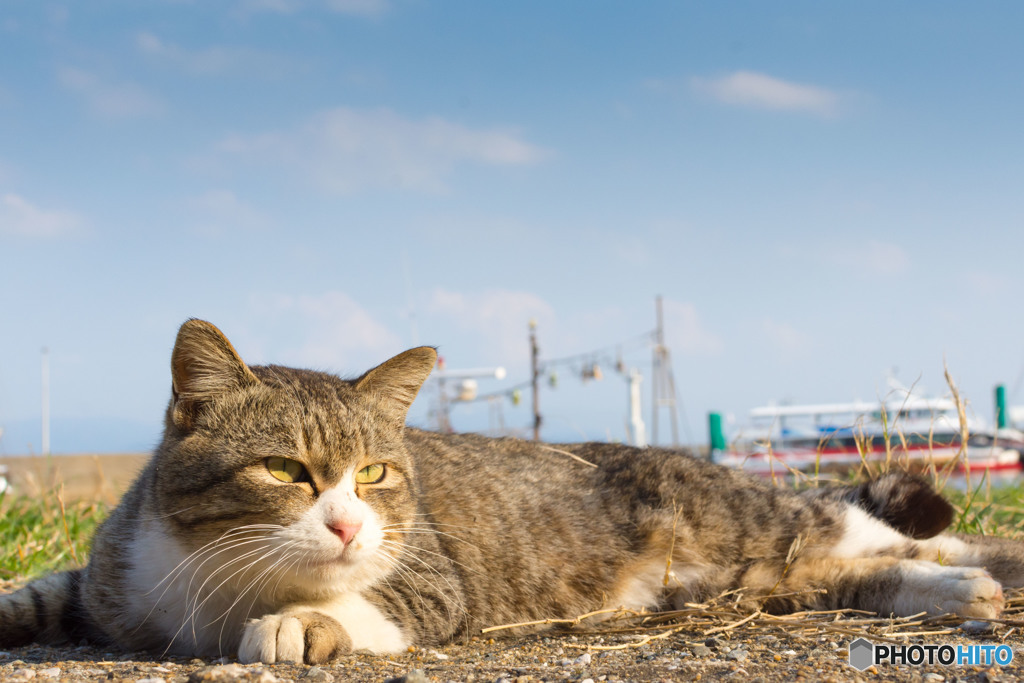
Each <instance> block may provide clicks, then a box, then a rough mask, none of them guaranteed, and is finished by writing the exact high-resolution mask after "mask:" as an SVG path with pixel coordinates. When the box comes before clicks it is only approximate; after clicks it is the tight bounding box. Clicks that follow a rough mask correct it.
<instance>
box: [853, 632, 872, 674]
mask: <svg viewBox="0 0 1024 683" xmlns="http://www.w3.org/2000/svg"><path fill="white" fill-rule="evenodd" d="M874 660H875V646H874V645H872V644H871V642H870V641H868V640H865V639H864V638H858V639H857V640H855V641H853V642H852V643H850V666H852V667H853V668H854V669H856V670H857V671H863V670H864V669H866V668H868V667H869V666H871V665H872V664H874V663H875V661H874Z"/></svg>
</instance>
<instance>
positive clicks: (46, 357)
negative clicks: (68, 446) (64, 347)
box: [42, 346, 50, 455]
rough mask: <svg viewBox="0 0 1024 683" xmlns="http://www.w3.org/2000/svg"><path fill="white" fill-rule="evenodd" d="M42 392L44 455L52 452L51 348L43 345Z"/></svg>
mask: <svg viewBox="0 0 1024 683" xmlns="http://www.w3.org/2000/svg"><path fill="white" fill-rule="evenodd" d="M42 371H43V372H42V375H43V376H42V385H43V386H42V394H43V406H42V409H43V412H42V423H43V429H42V431H43V434H42V441H43V443H42V451H43V455H49V454H50V349H48V348H46V347H45V346H44V347H43V367H42Z"/></svg>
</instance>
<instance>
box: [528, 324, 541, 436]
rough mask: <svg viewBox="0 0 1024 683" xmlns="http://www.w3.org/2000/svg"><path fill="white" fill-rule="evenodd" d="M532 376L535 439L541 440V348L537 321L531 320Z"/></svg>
mask: <svg viewBox="0 0 1024 683" xmlns="http://www.w3.org/2000/svg"><path fill="white" fill-rule="evenodd" d="M530 370H531V372H530V376H531V378H532V380H531V383H532V386H533V440H534V441H540V422H541V418H540V392H538V390H537V389H538V386H537V385H538V380H539V379H540V348H539V347H538V346H537V321H536V320H530Z"/></svg>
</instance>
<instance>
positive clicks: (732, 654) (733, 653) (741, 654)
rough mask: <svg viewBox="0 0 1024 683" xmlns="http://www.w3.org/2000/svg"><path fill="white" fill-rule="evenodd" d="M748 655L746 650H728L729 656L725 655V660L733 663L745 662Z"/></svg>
mask: <svg viewBox="0 0 1024 683" xmlns="http://www.w3.org/2000/svg"><path fill="white" fill-rule="evenodd" d="M748 654H749V653H748V652H747V651H746V650H742V649H740V648H736V649H735V650H730V651H729V654H727V655H726V656H725V658H726V659H729V660H732V661H734V662H742V661H744V660H746V658H747V655H748Z"/></svg>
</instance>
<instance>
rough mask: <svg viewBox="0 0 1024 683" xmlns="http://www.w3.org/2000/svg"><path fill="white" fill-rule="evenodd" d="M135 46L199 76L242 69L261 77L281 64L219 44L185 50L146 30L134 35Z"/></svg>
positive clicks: (272, 58) (281, 67)
mask: <svg viewBox="0 0 1024 683" xmlns="http://www.w3.org/2000/svg"><path fill="white" fill-rule="evenodd" d="M135 45H136V47H137V48H138V49H139V51H140V52H142V53H143V54H145V55H147V56H149V57H152V58H154V59H158V60H162V61H164V62H167V63H169V64H172V65H174V66H176V67H178V68H180V69H184V70H186V71H189V72H192V73H195V74H201V75H211V74H222V73H227V72H230V71H244V72H246V73H249V74H259V75H264V76H265V75H268V74H270V75H273V74H279V73H281V72H283V71H284V67H285V60H284V59H282V58H280V57H277V56H275V55H271V54H268V53H265V52H260V51H258V50H250V49H246V48H234V47H222V46H213V47H207V48H203V49H197V50H189V49H186V48H183V47H181V46H180V45H175V44H173V43H169V42H167V41H166V40H163V39H162V38H160V37H159V36H156V35H154V34H153V33H148V32H142V33H139V34H138V35H136V36H135Z"/></svg>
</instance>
